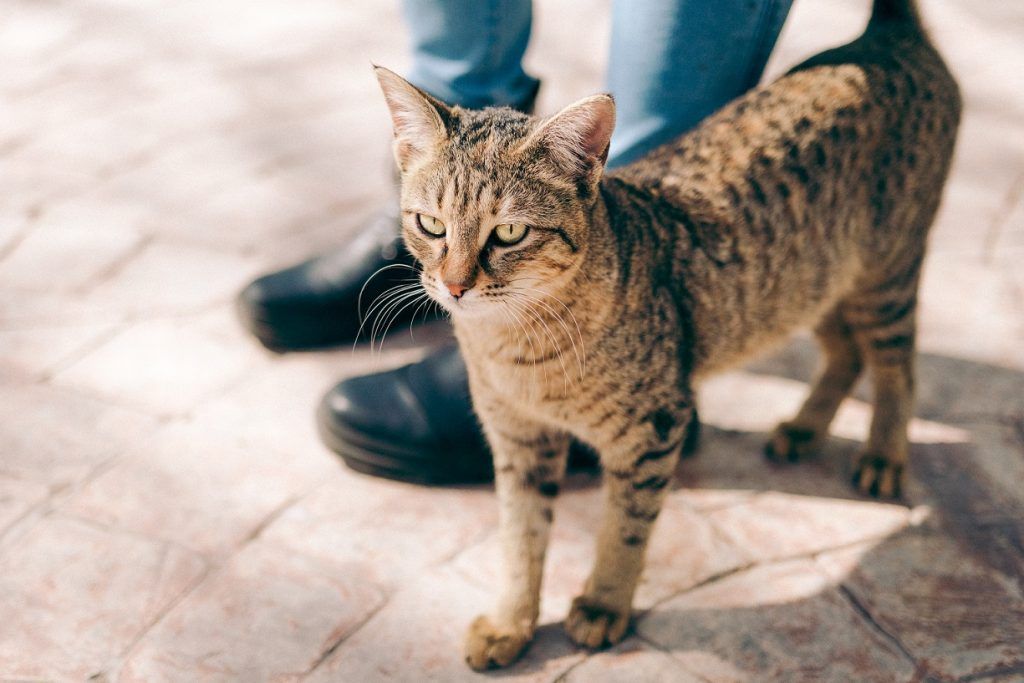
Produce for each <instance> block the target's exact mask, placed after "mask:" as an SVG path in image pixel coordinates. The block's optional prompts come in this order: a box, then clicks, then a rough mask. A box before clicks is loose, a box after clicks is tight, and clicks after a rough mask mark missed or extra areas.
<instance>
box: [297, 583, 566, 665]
mask: <svg viewBox="0 0 1024 683" xmlns="http://www.w3.org/2000/svg"><path fill="white" fill-rule="evenodd" d="M487 597H488V596H487V593H486V591H484V590H482V589H480V588H478V587H476V586H475V585H473V584H472V583H470V582H468V581H467V580H466V579H465V578H463V577H462V576H461V575H459V574H458V573H456V572H454V571H452V570H450V569H438V570H435V571H431V572H426V573H424V574H422V575H421V576H420V577H418V578H417V579H416V580H414V581H412V582H410V583H409V584H407V585H406V586H405V587H404V588H403V590H402V591H401V592H399V593H397V594H396V595H394V596H393V597H392V598H391V599H390V600H389V602H388V604H387V606H385V607H384V608H383V609H381V610H380V611H379V612H378V613H377V614H375V615H374V616H373V618H372V619H370V620H369V621H368V622H367V623H366V625H364V626H363V627H362V628H361V629H359V630H358V631H357V632H356V633H355V634H353V635H352V636H350V637H349V638H347V639H346V640H345V641H344V642H342V643H341V645H339V646H338V648H337V649H336V650H335V651H334V652H333V653H331V655H330V656H329V657H328V658H327V659H326V660H324V662H323V663H322V664H321V665H320V666H319V667H317V668H316V670H314V671H313V672H312V674H311V675H310V676H309V677H308V678H306V679H304V680H305V681H308V682H309V683H321V682H322V683H327V682H328V681H339V680H340V681H409V682H410V683H413V682H417V683H418V682H420V681H444V682H445V683H449V682H450V683H456V682H458V681H486V680H490V679H491V678H492V675H489V674H480V673H476V672H474V671H472V670H471V669H470V668H469V666H467V665H466V663H465V662H464V661H463V659H462V639H463V637H464V636H465V631H466V629H467V628H468V626H469V624H470V622H471V621H472V620H473V619H474V618H475V617H476V616H477V615H478V614H480V613H481V612H482V611H483V610H482V609H481V605H484V604H487V603H486V600H487ZM584 656H585V654H584V653H583V652H582V651H580V650H578V649H577V648H576V647H575V646H574V645H573V644H572V643H571V642H570V640H569V637H568V636H567V635H565V633H564V632H563V631H562V629H561V626H560V625H555V624H550V625H547V626H544V627H542V628H541V629H539V630H538V633H537V635H536V638H535V639H534V642H533V644H532V645H531V646H530V648H529V649H528V650H527V651H526V653H525V654H524V655H523V657H522V659H520V660H519V661H518V662H517V663H515V664H513V665H512V666H510V667H508V668H507V669H504V670H502V671H501V672H499V673H498V675H499V676H500V677H501V679H502V680H503V681H514V682H519V681H523V682H527V681H529V682H533V681H537V682H538V683H539V682H541V681H554V680H556V679H557V678H558V677H559V675H560V674H562V673H564V672H565V671H566V670H568V669H569V668H570V667H571V666H572V665H573V664H575V663H577V662H579V661H580V660H582V659H583V657H584Z"/></svg>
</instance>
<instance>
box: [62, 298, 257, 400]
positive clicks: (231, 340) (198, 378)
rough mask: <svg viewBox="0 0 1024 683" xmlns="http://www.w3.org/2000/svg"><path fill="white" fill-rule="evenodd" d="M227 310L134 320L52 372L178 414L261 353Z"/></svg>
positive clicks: (84, 387)
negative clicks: (129, 325)
mask: <svg viewBox="0 0 1024 683" xmlns="http://www.w3.org/2000/svg"><path fill="white" fill-rule="evenodd" d="M260 357H261V356H260V354H259V352H258V351H257V350H256V349H255V348H253V346H252V344H250V343H249V341H248V340H247V339H246V338H245V337H244V336H243V333H242V331H241V330H240V329H239V327H238V326H237V324H236V322H235V320H234V319H233V318H232V316H231V314H230V313H229V312H228V311H227V310H218V311H217V312H215V313H208V314H205V315H202V316H198V317H195V318H189V319H174V318H168V319H159V320H151V321H147V322H142V323H138V324H136V325H133V326H131V327H128V328H126V329H125V330H123V331H121V332H119V333H117V334H116V335H115V336H113V337H112V338H111V339H110V340H108V341H106V342H105V343H103V344H102V345H100V346H99V347H98V348H97V349H95V350H94V351H92V352H90V353H88V354H86V355H85V356H83V357H81V358H80V359H78V360H77V361H75V362H74V363H72V364H71V365H69V366H67V367H66V368H64V369H63V370H60V371H59V372H57V373H56V375H55V376H54V382H55V383H56V384H59V385H64V386H70V387H74V388H76V389H80V390H83V391H87V392H90V393H95V394H98V395H100V396H103V397H105V398H108V399H111V400H113V401H116V402H118V403H122V404H130V405H132V406H137V407H139V408H140V409H143V410H146V411H147V412H150V413H153V414H157V415H162V416H176V415H182V414H186V413H188V412H189V411H190V410H191V409H192V408H194V407H195V406H196V405H197V404H199V403H200V402H201V401H202V400H203V399H204V398H206V397H208V396H211V395H212V394H214V393H215V392H217V391H218V390H221V389H223V388H225V387H227V386H228V385H230V384H231V383H232V382H235V381H237V380H238V379H240V378H241V377H242V376H243V375H244V373H245V372H246V370H247V369H248V368H250V367H252V366H253V364H254V363H256V362H257V360H258V359H259V358H260Z"/></svg>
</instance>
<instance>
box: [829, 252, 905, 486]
mask: <svg viewBox="0 0 1024 683" xmlns="http://www.w3.org/2000/svg"><path fill="white" fill-rule="evenodd" d="M918 263H919V262H918ZM892 282H893V284H892V285H891V286H889V287H886V288H884V289H879V290H877V291H876V292H875V293H874V294H873V295H865V296H863V297H862V298H861V299H860V300H854V301H852V302H851V303H850V305H848V306H847V307H846V308H845V309H844V315H845V316H846V319H847V320H848V321H849V322H850V324H851V326H852V327H853V329H854V335H855V338H856V341H857V345H858V347H859V348H860V350H861V353H862V355H863V357H864V360H865V363H866V365H867V367H868V371H869V373H870V375H871V380H872V384H873V385H874V399H873V404H874V405H873V413H872V416H871V427H870V431H869V433H868V440H867V443H866V444H865V446H864V449H863V450H862V451H861V452H860V453H859V454H858V455H857V456H856V459H855V460H854V463H853V485H854V486H855V487H857V489H858V490H859V491H860V492H861V493H864V494H870V495H872V496H878V497H881V498H892V497H899V495H900V493H901V489H902V487H903V480H904V476H905V469H906V464H907V454H908V450H909V440H908V437H907V426H908V424H909V423H910V418H911V416H912V414H913V401H914V344H915V332H916V325H915V311H916V308H917V282H918V267H917V266H916V265H915V267H914V268H911V269H907V271H905V272H904V274H903V275H902V276H901V277H898V278H894V279H893V281H892Z"/></svg>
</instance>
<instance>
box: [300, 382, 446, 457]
mask: <svg viewBox="0 0 1024 683" xmlns="http://www.w3.org/2000/svg"><path fill="white" fill-rule="evenodd" d="M400 370H401V369H400ZM402 379H403V378H402V376H401V373H400V371H393V372H390V373H382V374H377V375H367V376H364V377H353V378H351V379H346V380H344V381H343V382H340V383H339V384H337V385H336V386H335V387H334V388H333V389H331V390H330V391H329V392H327V394H326V395H325V396H324V398H323V401H322V403H321V408H320V415H321V422H323V421H327V422H329V424H328V425H323V424H322V425H321V426H328V427H330V428H331V429H332V430H333V431H335V432H338V431H342V432H353V433H356V434H359V435H361V436H362V437H363V438H366V439H372V440H381V441H386V442H388V443H392V444H397V445H400V446H404V447H409V448H417V447H419V448H423V447H427V446H433V445H434V441H435V439H434V434H433V430H432V429H431V426H430V424H429V423H428V422H427V419H426V416H425V415H424V414H423V411H422V409H421V408H420V405H419V401H418V399H417V398H416V396H415V395H414V394H413V393H412V392H411V391H410V390H409V386H408V384H407V383H405V382H404V381H402Z"/></svg>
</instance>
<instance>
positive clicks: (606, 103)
mask: <svg viewBox="0 0 1024 683" xmlns="http://www.w3.org/2000/svg"><path fill="white" fill-rule="evenodd" d="M614 129H615V100H614V99H612V96H611V95H593V96H591V97H586V98H584V99H582V100H579V101H578V102H574V103H573V104H570V105H569V106H568V107H566V108H565V109H563V110H562V111H560V112H558V113H557V114H555V115H554V116H552V117H551V118H549V119H546V120H544V121H542V122H541V124H540V125H539V126H538V127H537V129H536V130H535V131H534V132H533V133H532V134H531V135H530V136H529V138H527V140H526V143H525V144H524V148H528V147H534V146H536V147H537V148H538V149H539V151H541V152H543V153H544V154H545V155H547V156H548V157H549V158H550V159H551V160H552V161H554V162H555V164H556V165H557V166H558V167H559V168H560V169H562V170H563V171H565V172H567V173H569V174H571V175H573V176H575V177H578V178H580V179H583V180H589V181H591V182H594V183H596V182H597V180H598V178H600V176H601V171H602V170H603V169H604V164H605V162H606V161H608V145H609V144H610V142H611V139H612V131H613V130H614Z"/></svg>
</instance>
